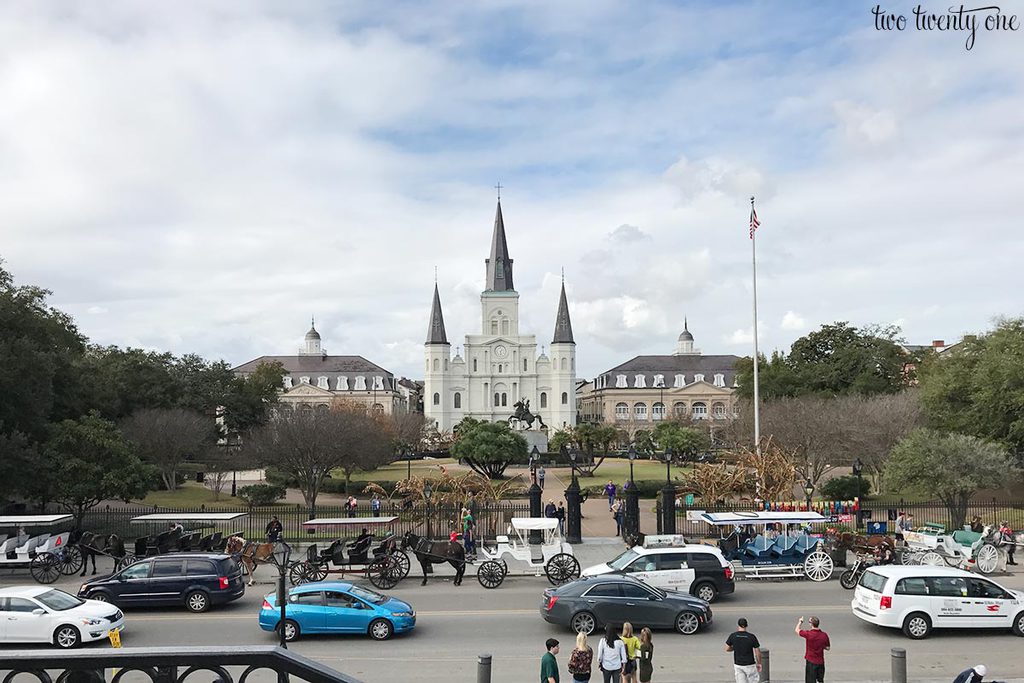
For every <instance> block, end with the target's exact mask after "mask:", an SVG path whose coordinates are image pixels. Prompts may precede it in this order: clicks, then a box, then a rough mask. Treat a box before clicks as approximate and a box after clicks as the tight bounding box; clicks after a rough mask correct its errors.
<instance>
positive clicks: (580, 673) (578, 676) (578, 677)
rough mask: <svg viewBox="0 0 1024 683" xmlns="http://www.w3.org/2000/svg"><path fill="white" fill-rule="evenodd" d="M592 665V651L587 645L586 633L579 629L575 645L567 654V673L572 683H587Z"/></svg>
mask: <svg viewBox="0 0 1024 683" xmlns="http://www.w3.org/2000/svg"><path fill="white" fill-rule="evenodd" d="M593 665H594V651H593V650H592V649H591V648H590V646H589V645H587V634H586V633H584V632H583V631H580V632H579V633H577V634H576V647H575V648H574V649H573V651H572V654H571V655H569V673H570V674H572V680H573V683H587V681H589V680H590V669H591V667H592V666H593Z"/></svg>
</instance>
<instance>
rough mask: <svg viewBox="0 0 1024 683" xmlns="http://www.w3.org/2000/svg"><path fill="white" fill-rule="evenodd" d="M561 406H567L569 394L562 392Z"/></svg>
mask: <svg viewBox="0 0 1024 683" xmlns="http://www.w3.org/2000/svg"><path fill="white" fill-rule="evenodd" d="M562 405H563V406H567V405H569V394H568V393H566V392H564V391H563V392H562Z"/></svg>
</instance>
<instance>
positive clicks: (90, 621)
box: [82, 619, 103, 626]
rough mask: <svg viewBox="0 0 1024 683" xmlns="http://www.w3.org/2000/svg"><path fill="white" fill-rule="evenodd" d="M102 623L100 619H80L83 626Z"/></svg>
mask: <svg viewBox="0 0 1024 683" xmlns="http://www.w3.org/2000/svg"><path fill="white" fill-rule="evenodd" d="M102 623H103V621H102V620H101V619H82V624H83V625H85V626H98V625H100V624H102Z"/></svg>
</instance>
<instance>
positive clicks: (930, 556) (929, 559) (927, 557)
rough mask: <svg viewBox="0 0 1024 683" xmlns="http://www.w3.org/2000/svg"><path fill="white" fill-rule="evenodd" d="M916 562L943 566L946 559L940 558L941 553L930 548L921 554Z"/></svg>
mask: <svg viewBox="0 0 1024 683" xmlns="http://www.w3.org/2000/svg"><path fill="white" fill-rule="evenodd" d="M918 564H930V565H931V566H933V567H945V566H946V560H944V559H943V558H942V555H939V554H938V553H937V552H935V551H934V550H932V551H930V552H927V553H925V554H924V555H922V556H921V559H920V560H919V561H918Z"/></svg>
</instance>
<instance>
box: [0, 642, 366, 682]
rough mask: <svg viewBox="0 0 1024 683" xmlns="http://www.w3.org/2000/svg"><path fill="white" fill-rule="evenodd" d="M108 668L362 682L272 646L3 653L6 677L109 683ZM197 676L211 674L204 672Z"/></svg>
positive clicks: (147, 673)
mask: <svg viewBox="0 0 1024 683" xmlns="http://www.w3.org/2000/svg"><path fill="white" fill-rule="evenodd" d="M106 670H116V673H114V674H113V679H112V680H113V681H114V682H115V683H116V682H117V681H120V680H122V677H123V676H125V675H126V674H128V679H129V680H139V678H138V676H139V675H140V674H141V675H142V676H144V677H148V678H149V679H150V681H152V683H184V681H185V679H187V678H188V677H189V676H191V675H192V674H193V673H195V672H197V671H203V672H207V673H208V674H210V675H212V680H214V681H217V682H218V683H235V681H237V682H238V683H247V682H249V683H257V682H262V681H276V682H277V683H288V681H289V680H290V678H291V677H295V678H297V679H299V680H302V681H307V682H308V683H360V682H359V680H358V679H355V678H353V677H351V676H347V675H345V674H343V673H340V672H338V671H335V670H334V669H332V668H330V667H328V666H324V665H323V664H321V663H320V662H317V661H314V660H312V659H309V658H308V657H303V656H302V655H298V654H295V653H293V652H291V651H289V650H283V649H281V648H277V647H268V646H242V647H232V648H222V647H145V648H141V647H126V648H120V649H113V648H96V649H88V650H76V651H74V652H52V651H47V650H39V651H31V650H30V651H5V652H3V656H2V657H0V674H3V675H0V679H2V680H5V681H6V680H10V679H12V678H14V676H16V675H18V674H24V677H19V678H18V680H31V679H30V678H29V677H34V678H36V679H37V680H38V681H39V682H40V683H50V682H51V681H59V682H64V683H103V681H105V680H107V677H106V674H107V673H108V672H107V671H106ZM51 672H52V674H56V675H52V674H51ZM109 673H113V672H112V671H111V672H109ZM142 680H145V679H144V678H143V679H142ZM192 680H196V681H198V680H211V679H210V676H206V677H205V678H204V677H203V676H202V675H200V676H197V677H193V678H192Z"/></svg>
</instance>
